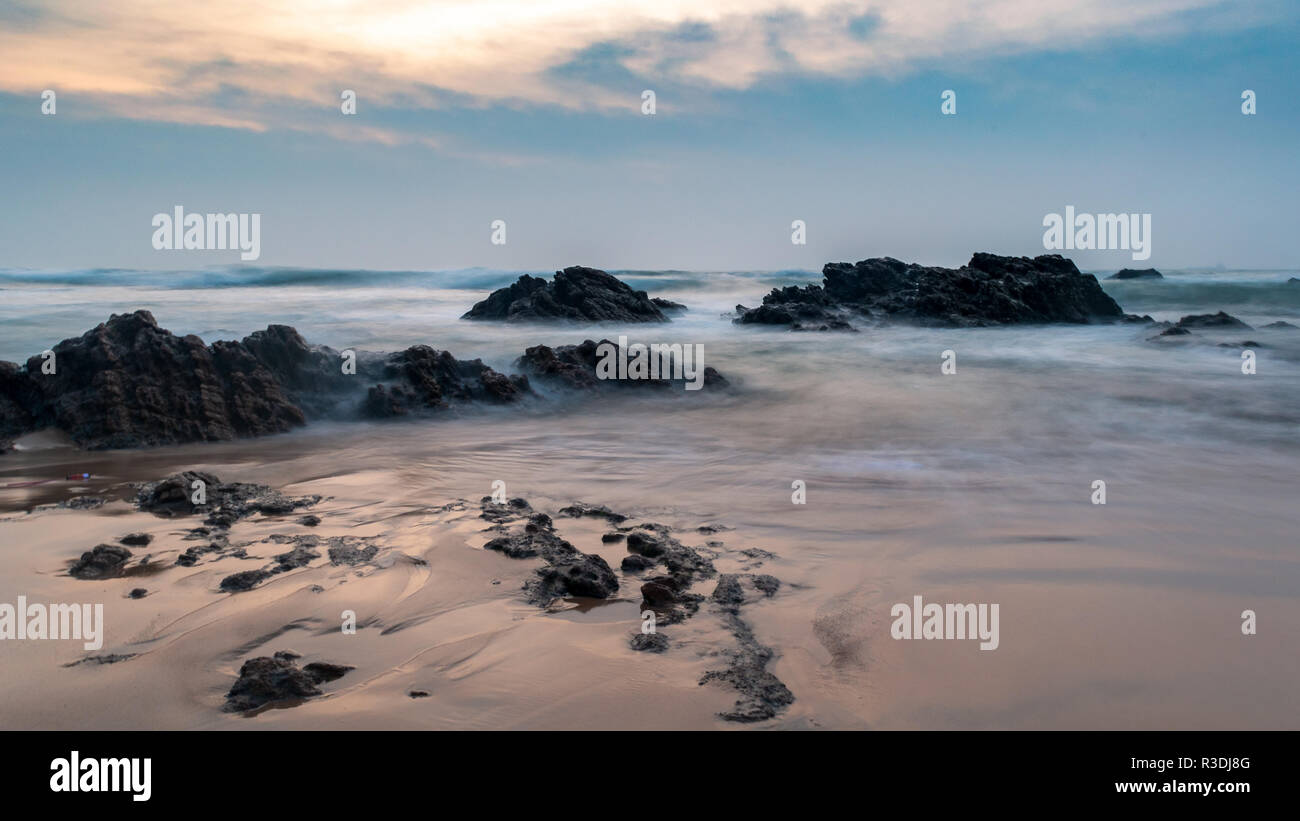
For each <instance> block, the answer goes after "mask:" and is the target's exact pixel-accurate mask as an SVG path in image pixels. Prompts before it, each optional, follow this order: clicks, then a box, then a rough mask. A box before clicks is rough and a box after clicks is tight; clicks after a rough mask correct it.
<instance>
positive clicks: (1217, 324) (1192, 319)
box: [1177, 311, 1253, 331]
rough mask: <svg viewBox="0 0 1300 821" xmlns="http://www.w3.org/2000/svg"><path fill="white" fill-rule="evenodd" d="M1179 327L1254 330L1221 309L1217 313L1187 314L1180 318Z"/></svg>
mask: <svg viewBox="0 0 1300 821" xmlns="http://www.w3.org/2000/svg"><path fill="white" fill-rule="evenodd" d="M1177 327H1179V328H1183V329H1188V328H1203V329H1210V330H1213V329H1215V328H1244V329H1246V330H1248V331H1249V330H1253V329H1252V328H1251V327H1250V326H1249V325H1247V324H1246V323H1245V322H1242V321H1241V320H1240V319H1237V318H1236V317H1235V316H1232V315H1230V314H1225V313H1224V312H1223V311H1219V312H1218V313H1217V314H1194V315H1192V316H1185V317H1183V318H1182V319H1180V320H1178V325H1177Z"/></svg>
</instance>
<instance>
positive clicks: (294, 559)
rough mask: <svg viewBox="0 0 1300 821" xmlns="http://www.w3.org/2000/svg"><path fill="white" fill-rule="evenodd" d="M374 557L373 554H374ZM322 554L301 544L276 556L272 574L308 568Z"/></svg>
mask: <svg viewBox="0 0 1300 821" xmlns="http://www.w3.org/2000/svg"><path fill="white" fill-rule="evenodd" d="M372 555H373V554H372ZM319 558H320V554H319V553H317V552H316V551H314V550H312V549H311V547H309V546H308V545H306V544H299V545H297V546H295V547H294V549H293V550H290V551H289V552H287V553H281V554H280V555H278V556H275V557H274V559H275V565H276V566H275V567H274V568H272V569H271V572H272V573H287V572H289V571H290V570H297V569H298V568H300V567H306V566H307V565H309V564H311V562H312V560H314V559H319Z"/></svg>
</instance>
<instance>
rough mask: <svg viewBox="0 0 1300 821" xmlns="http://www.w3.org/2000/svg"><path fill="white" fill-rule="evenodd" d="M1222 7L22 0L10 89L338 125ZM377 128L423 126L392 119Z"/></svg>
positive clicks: (1003, 45) (827, 67)
mask: <svg viewBox="0 0 1300 821" xmlns="http://www.w3.org/2000/svg"><path fill="white" fill-rule="evenodd" d="M1221 5H1222V3H1221V2H1220V0H982V1H981V0H865V1H864V2H852V1H847V0H612V2H608V1H606V0H546V2H536V1H535V0H434V1H432V2H428V1H426V2H418V1H417V0H314V1H312V2H308V1H307V0H223V1H222V2H219V3H213V2H211V0H169V2H165V3H159V2H156V0H114V2H112V3H104V2H101V0H46V1H45V2H43V3H42V5H41V6H40V8H39V10H37V9H35V8H33V7H32V6H31V4H24V3H10V4H9V10H8V11H7V12H6V15H7V18H8V19H11V20H14V21H21V25H13V26H5V27H4V28H3V29H2V30H0V55H3V57H0V60H2V61H3V69H4V70H3V71H0V90H3V91H9V92H16V93H32V92H39V91H40V90H42V89H46V88H53V89H56V90H58V91H59V92H60V93H61V94H70V95H79V96H81V97H83V98H86V99H87V100H88V101H89V102H90V104H91V105H94V106H96V107H98V108H99V109H100V110H102V111H103V112H105V113H108V114H111V115H115V116H124V117H130V118H136V119H145V120H162V121H171V122H182V123H195V124H201V125H220V126H226V127H235V128H250V129H256V130H262V129H267V128H294V127H302V122H303V120H302V115H303V112H311V111H313V110H315V111H317V112H318V113H319V116H320V117H321V118H322V120H321V122H324V119H323V118H325V117H326V116H328V115H334V114H337V111H338V99H339V91H340V89H343V88H351V89H355V90H356V91H357V94H358V98H359V100H360V102H361V105H365V106H372V107H375V108H376V109H379V108H383V107H385V106H391V107H403V108H416V109H438V108H440V107H444V106H447V105H449V104H451V101H455V104H456V105H477V106H490V105H503V106H514V107H527V106H542V107H558V108H563V109H570V110H580V111H581V110H589V111H611V110H618V109H622V110H627V111H635V110H636V108H637V106H638V105H639V100H640V90H641V88H644V87H650V88H654V87H667V86H671V87H683V88H685V87H691V88H698V89H701V90H702V91H704V92H707V91H709V90H712V89H728V90H744V89H748V88H752V87H754V86H755V85H757V84H760V83H762V82H763V81H764V79H765V78H770V77H778V76H783V75H808V76H823V77H832V78H849V77H859V76H885V77H896V76H900V75H902V74H905V73H907V72H909V71H912V70H915V69H917V68H920V67H924V66H928V65H935V64H941V63H946V62H947V61H952V62H954V63H955V62H957V61H962V62H965V61H969V60H971V59H980V58H984V57H996V56H1000V55H1006V54H1009V53H1025V52H1033V51H1041V50H1059V49H1070V48H1077V47H1082V46H1087V45H1090V44H1095V43H1097V42H1104V41H1105V40H1106V39H1107V38H1115V37H1124V38H1131V37H1141V36H1143V35H1144V34H1155V33H1160V34H1168V33H1169V32H1171V31H1175V32H1176V31H1178V30H1180V29H1181V28H1183V27H1185V26H1188V25H1192V23H1191V21H1192V20H1193V19H1195V18H1196V15H1197V13H1199V12H1203V11H1204V10H1206V9H1214V8H1216V7H1220V6H1221ZM602 66H604V68H605V70H602ZM629 78H632V79H634V80H635V82H632V80H630V79H629ZM629 83H631V84H632V85H633V86H634V87H631V88H629V87H628V84H629ZM656 83H658V84H660V85H659V86H656ZM295 123H296V124H297V125H295ZM365 133H367V134H370V135H371V136H373V137H374V138H375V139H378V140H380V141H381V142H391V141H397V142H411V141H413V140H414V138H411V137H402V136H399V135H395V134H394V133H392V131H391V130H386V129H374V130H372V131H369V132H365ZM426 139H427V140H428V141H429V142H430V143H431V144H436V143H437V142H438V140H437V138H436V137H429V138H426Z"/></svg>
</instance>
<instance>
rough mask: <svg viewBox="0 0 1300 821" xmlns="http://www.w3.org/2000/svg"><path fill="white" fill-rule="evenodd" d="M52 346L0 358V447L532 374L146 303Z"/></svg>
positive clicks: (485, 387) (352, 409)
mask: <svg viewBox="0 0 1300 821" xmlns="http://www.w3.org/2000/svg"><path fill="white" fill-rule="evenodd" d="M656 310H657V309H656ZM53 352H54V359H53V364H54V372H53V373H50V374H46V373H44V372H43V371H42V364H43V363H44V362H45V360H44V358H43V357H40V356H36V357H32V358H31V359H29V360H28V361H27V363H26V365H25V366H19V365H17V364H15V363H12V362H0V445H3V444H4V443H7V442H9V441H11V440H12V439H14V438H16V437H18V436H20V435H23V434H25V433H29V432H31V431H34V430H40V429H42V428H49V427H53V428H58V429H61V430H63V431H66V432H67V433H68V434H69V435H70V436H71V437H72V439H73V440H74V441H75V442H76V443H77V444H78V445H80V446H82V447H85V448H88V449H106V448H134V447H146V446H155V445H171V444H179V443H184V442H196V441H220V440H229V439H236V438H242V437H251V436H264V435H268V434H273V433H282V432H285V431H288V430H290V429H292V428H295V427H298V426H300V425H303V424H305V423H306V422H307V420H308V417H309V416H310V417H312V418H321V417H342V418H355V417H357V416H364V417H371V418H374V417H387V416H403V415H408V414H412V413H415V412H417V411H432V410H443V409H445V408H447V407H449V406H450V405H451V404H452V403H463V402H471V401H483V402H492V403H503V402H514V401H517V400H519V399H521V398H523V397H525V396H527V395H529V393H530V390H529V387H528V380H527V377H524V376H507V375H504V374H501V373H498V372H496V371H494V370H492V369H491V368H489V367H487V366H486V365H484V364H483V363H482V362H481V361H480V360H477V359H473V360H457V359H456V358H455V357H454V356H452V355H451V354H450V353H448V352H446V351H437V350H434V349H433V348H430V347H428V346H425V345H416V346H414V347H411V348H408V349H406V350H405V351H401V352H398V353H393V354H377V353H370V352H365V351H356V352H353V353H354V354H355V355H356V360H355V364H356V370H355V373H351V374H349V373H344V370H343V368H342V367H341V364H342V362H343V358H342V356H341V355H340V354H339V352H337V351H335V350H333V349H331V348H327V347H325V346H320V345H308V344H307V342H306V341H304V340H303V338H302V337H301V336H300V335H299V334H298V332H297V331H296V330H294V329H293V328H291V327H289V326H287V325H270V326H268V327H267V328H266V330H264V331H255V332H254V333H252V334H249V335H248V336H246V337H245V338H244V339H243V340H242V341H239V342H234V341H224V340H223V341H218V342H214V343H212V345H210V346H209V345H205V344H204V343H203V341H202V340H201V339H199V338H198V337H197V336H193V335H190V336H183V337H178V336H175V335H174V334H172V333H171V332H170V331H167V330H166V329H163V328H159V327H158V324H157V322H156V321H155V319H154V317H153V315H152V314H150V313H149V312H148V311H135V312H134V313H130V314H114V315H112V316H111V317H109V320H108V321H107V322H105V323H102V324H100V325H99V326H97V327H96V328H94V329H93V330H90V331H87V332H86V333H85V334H83V335H82V336H80V337H77V338H74V339H65V340H64V341H62V342H60V343H59V344H57V345H55V346H54V348H53Z"/></svg>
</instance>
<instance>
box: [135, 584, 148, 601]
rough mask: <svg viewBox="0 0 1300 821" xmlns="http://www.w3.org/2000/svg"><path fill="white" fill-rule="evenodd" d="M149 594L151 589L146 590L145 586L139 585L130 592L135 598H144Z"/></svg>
mask: <svg viewBox="0 0 1300 821" xmlns="http://www.w3.org/2000/svg"><path fill="white" fill-rule="evenodd" d="M147 595H149V591H148V590H145V589H144V588H143V587H137V588H135V589H134V590H132V591H131V593H130V596H131V598H133V599H143V598H144V597H145V596H147Z"/></svg>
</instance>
